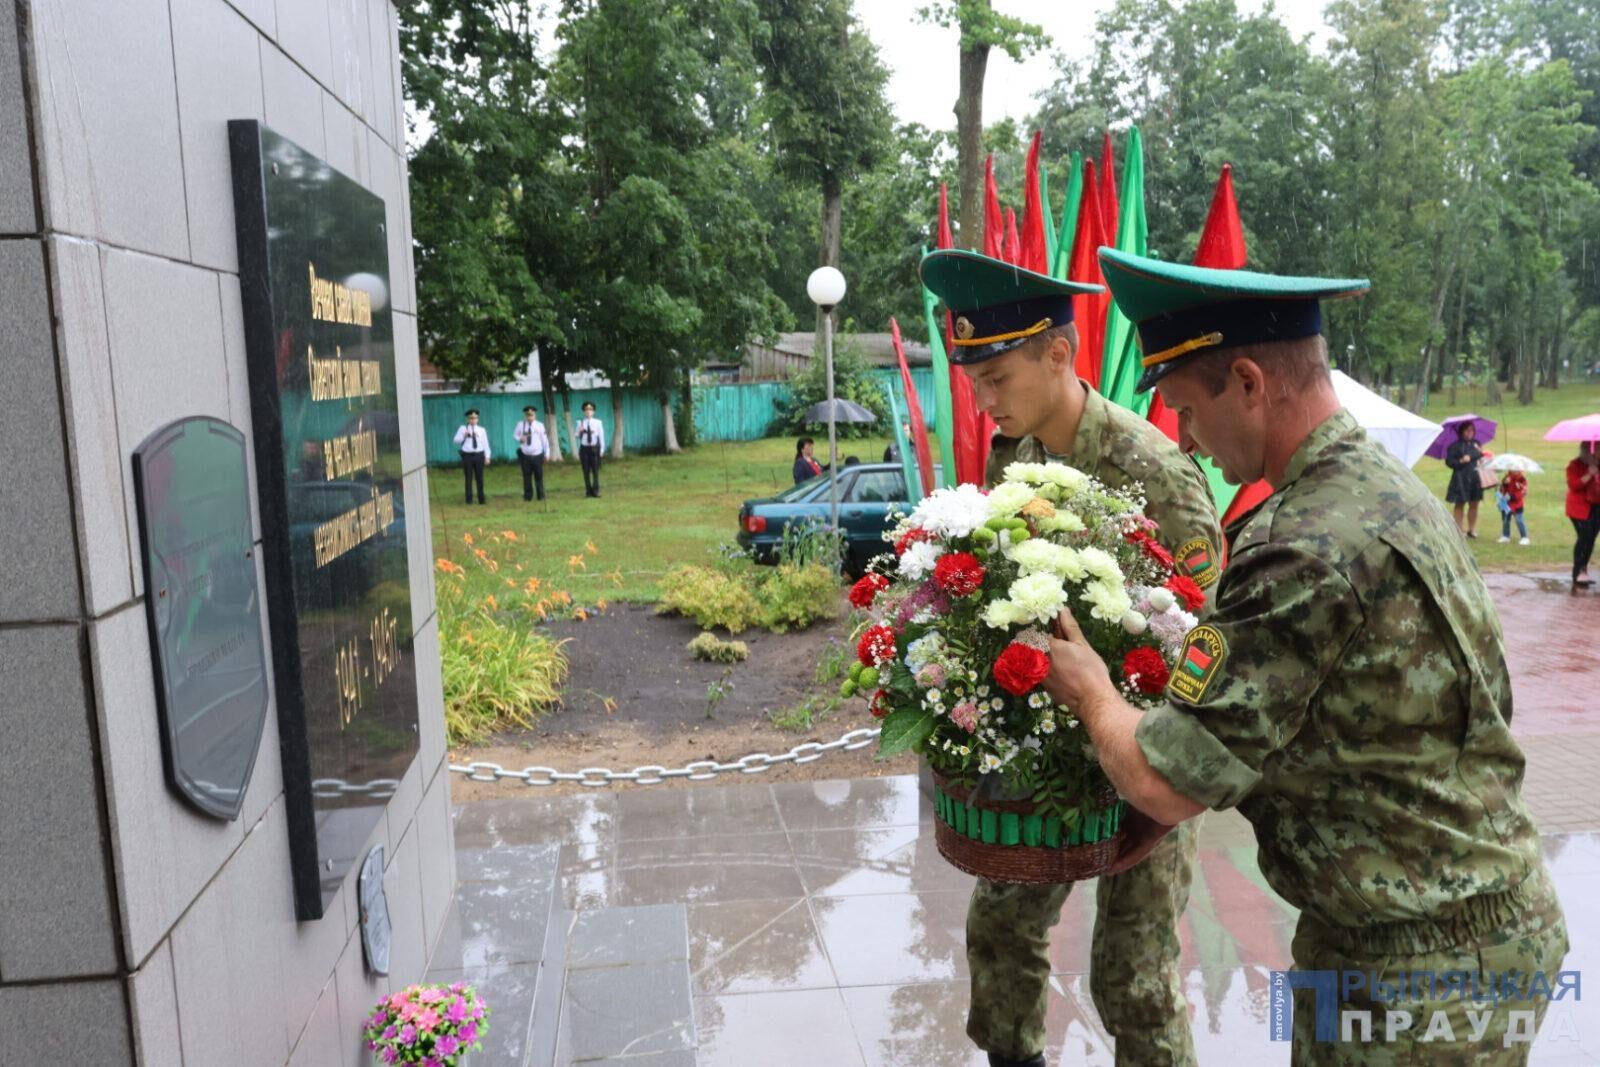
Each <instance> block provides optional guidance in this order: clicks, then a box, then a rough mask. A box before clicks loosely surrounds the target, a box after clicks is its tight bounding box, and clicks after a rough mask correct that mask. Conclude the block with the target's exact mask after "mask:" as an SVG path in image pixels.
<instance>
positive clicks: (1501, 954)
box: [1291, 868, 1579, 1067]
mask: <svg viewBox="0 0 1600 1067" xmlns="http://www.w3.org/2000/svg"><path fill="white" fill-rule="evenodd" d="M1467 903H1468V904H1469V905H1472V906H1471V907H1470V908H1468V909H1464V910H1466V911H1467V912H1468V914H1467V915H1464V916H1457V917H1455V918H1453V919H1451V920H1446V921H1436V922H1432V923H1407V924H1395V926H1394V927H1392V928H1390V929H1388V930H1387V931H1385V932H1383V933H1382V934H1381V935H1380V936H1377V937H1373V936H1365V935H1363V936H1360V937H1358V938H1351V937H1350V936H1348V935H1347V934H1346V933H1345V932H1343V931H1339V930H1335V929H1330V928H1328V927H1324V926H1321V925H1319V924H1318V923H1316V922H1315V921H1314V920H1312V919H1311V918H1310V917H1309V916H1306V915H1304V914H1302V916H1301V918H1300V923H1299V925H1298V927H1297V928H1296V930H1295V936H1294V948H1293V952H1294V962H1295V970H1297V971H1323V972H1334V977H1333V979H1332V981H1333V984H1334V988H1338V989H1339V990H1340V991H1339V993H1338V995H1337V996H1331V997H1330V998H1329V999H1331V1000H1333V1001H1334V1003H1335V1005H1336V1010H1335V1012H1334V1013H1333V1014H1332V1015H1331V1016H1330V1017H1329V1024H1330V1026H1331V1027H1332V1028H1333V1029H1332V1032H1331V1036H1332V1037H1333V1039H1331V1040H1328V1039H1324V1040H1318V1039H1317V1034H1316V1008H1317V993H1316V991H1314V990H1312V989H1304V988H1302V989H1297V990H1295V993H1294V1052H1293V1055H1292V1058H1291V1063H1292V1064H1293V1065H1294V1067H1368V1065H1373V1067H1413V1065H1416V1067H1422V1065H1426V1067H1521V1065H1523V1064H1526V1063H1527V1062H1528V1053H1529V1051H1530V1049H1531V1048H1532V1043H1533V1036H1534V1033H1535V1032H1536V1031H1537V1030H1538V1029H1539V1027H1540V1025H1541V1024H1542V1023H1543V1022H1544V1021H1545V1017H1546V1015H1547V1013H1548V1012H1547V1009H1552V1008H1553V1010H1555V1011H1558V1012H1567V1013H1572V1012H1575V1011H1577V1008H1576V1007H1574V1000H1575V997H1573V996H1570V995H1568V996H1565V997H1564V998H1563V1000H1562V1001H1561V1002H1557V1003H1555V1004H1554V1005H1552V1003H1551V1000H1550V998H1548V997H1545V996H1533V997H1528V998H1526V999H1521V998H1517V999H1501V1000H1494V999H1483V1000H1475V999H1472V998H1470V997H1467V996H1463V995H1461V994H1460V992H1459V990H1458V991H1456V992H1448V991H1446V990H1445V989H1443V988H1442V987H1444V986H1446V980H1445V977H1444V976H1446V975H1451V974H1457V975H1476V976H1482V977H1481V979H1480V980H1481V982H1482V984H1483V986H1484V987H1485V989H1488V988H1492V987H1495V986H1497V985H1498V986H1500V987H1502V988H1504V986H1503V983H1504V981H1505V977H1504V976H1507V975H1509V974H1511V973H1512V972H1515V974H1516V975H1519V976H1522V979H1519V980H1518V981H1516V982H1513V984H1512V985H1511V986H1510V989H1511V990H1512V991H1514V992H1518V993H1521V992H1523V991H1525V990H1528V989H1529V988H1530V987H1529V986H1525V985H1522V984H1520V982H1521V980H1527V981H1529V982H1532V981H1534V980H1533V979H1532V976H1533V974H1534V973H1535V972H1540V973H1542V974H1543V975H1544V979H1543V983H1542V984H1544V985H1546V986H1548V987H1549V988H1551V989H1556V988H1557V986H1558V982H1557V979H1556V973H1557V972H1558V971H1559V970H1560V968H1561V961H1562V958H1563V957H1564V956H1565V955H1566V953H1567V948H1568V944H1567V929H1566V923H1565V921H1564V919H1563V918H1562V914H1561V905H1560V903H1559V901H1558V900H1557V899H1556V896H1555V891H1554V889H1553V887H1552V886H1551V885H1550V882H1549V878H1548V875H1547V874H1546V873H1545V872H1544V870H1543V869H1542V868H1541V869H1540V870H1539V871H1538V872H1537V873H1536V874H1535V876H1534V877H1533V878H1532V879H1530V881H1529V882H1528V883H1525V884H1524V886H1523V887H1522V888H1521V889H1519V890H1512V891H1509V892H1506V893H1499V894H1492V895H1490V896H1488V897H1484V898H1480V899H1479V900H1477V901H1469V902H1467ZM1452 926H1453V927H1455V928H1456V930H1457V931H1458V934H1457V935H1456V936H1448V937H1443V938H1441V937H1440V931H1441V930H1445V931H1449V930H1450V928H1451V927H1452ZM1441 941H1445V942H1454V943H1446V944H1441ZM1357 974H1359V975H1362V976H1364V977H1363V978H1361V979H1355V980H1353V979H1352V976H1354V975H1357ZM1347 984H1348V988H1347ZM1535 988H1536V987H1535ZM1386 989H1387V990H1400V989H1405V990H1407V992H1405V993H1401V994H1399V995H1398V998H1396V997H1395V996H1394V995H1393V994H1388V995H1385V994H1383V993H1381V992H1380V991H1382V990H1386ZM1375 994H1376V995H1375ZM1327 995H1328V994H1324V996H1327ZM1519 1013H1520V1015H1521V1017H1520V1018H1519V1017H1518V1015H1519ZM1369 1020H1370V1021H1369ZM1565 1021H1566V1022H1567V1023H1569V1024H1570V1029H1571V1031H1572V1036H1573V1040H1572V1043H1571V1044H1570V1045H1567V1046H1566V1047H1567V1048H1568V1049H1571V1050H1573V1051H1574V1052H1578V1051H1579V1045H1578V1042H1577V1040H1576V1038H1577V1037H1578V1036H1579V1035H1578V1034H1577V1033H1576V1032H1575V1028H1576V1024H1575V1022H1574V1021H1573V1020H1572V1019H1570V1018H1569V1019H1567V1020H1565ZM1558 1033H1559V1031H1558ZM1552 1036H1553V1037H1554V1036H1555V1035H1552Z"/></svg>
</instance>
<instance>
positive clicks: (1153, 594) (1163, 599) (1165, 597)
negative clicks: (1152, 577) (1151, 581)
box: [1149, 586, 1178, 611]
mask: <svg viewBox="0 0 1600 1067" xmlns="http://www.w3.org/2000/svg"><path fill="white" fill-rule="evenodd" d="M1149 599H1150V606H1151V607H1152V608H1154V609H1155V610H1156V611H1166V610H1167V609H1168V608H1170V607H1172V605H1173V604H1176V603H1177V602H1178V600H1177V597H1175V596H1173V595H1172V591H1171V590H1170V589H1163V588H1161V587H1160V586H1157V587H1156V588H1154V589H1152V590H1150V593H1149Z"/></svg>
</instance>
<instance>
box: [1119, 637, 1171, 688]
mask: <svg viewBox="0 0 1600 1067" xmlns="http://www.w3.org/2000/svg"><path fill="white" fill-rule="evenodd" d="M1167 676H1168V672H1167V661H1166V660H1164V659H1162V658H1161V653H1159V652H1157V651H1156V650H1155V649H1153V648H1151V647H1150V646H1149V645H1140V646H1139V647H1138V648H1136V649H1134V650H1133V651H1132V652H1129V653H1128V654H1127V655H1126V656H1124V657H1123V660H1122V677H1123V680H1124V681H1126V682H1127V683H1128V684H1129V685H1131V686H1133V687H1134V688H1135V689H1137V690H1138V691H1139V692H1141V693H1144V694H1146V695H1147V696H1154V695H1155V694H1157V693H1159V692H1161V691H1162V690H1163V689H1165V688H1166V687H1167Z"/></svg>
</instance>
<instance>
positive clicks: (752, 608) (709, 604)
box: [656, 564, 762, 634]
mask: <svg viewBox="0 0 1600 1067" xmlns="http://www.w3.org/2000/svg"><path fill="white" fill-rule="evenodd" d="M656 614H658V615H667V614H676V615H683V616H686V617H688V618H691V619H693V620H694V621H695V622H697V623H699V624H700V626H701V627H702V628H703V629H707V630H709V629H711V628H713V627H720V628H722V629H724V630H727V631H728V632H729V633H735V634H736V633H739V632H740V631H742V630H744V628H745V627H747V626H751V625H754V624H755V623H758V622H760V621H761V616H762V608H761V605H760V604H759V603H757V602H756V598H755V594H754V593H752V592H751V591H750V586H749V580H748V579H745V578H742V576H740V575H737V574H726V573H722V572H720V571H717V570H713V569H712V568H710V567H700V566H696V565H694V564H684V565H683V566H680V567H674V568H673V569H672V570H670V571H668V572H667V575H666V577H664V578H662V579H661V599H660V600H659V601H658V602H657V603H656Z"/></svg>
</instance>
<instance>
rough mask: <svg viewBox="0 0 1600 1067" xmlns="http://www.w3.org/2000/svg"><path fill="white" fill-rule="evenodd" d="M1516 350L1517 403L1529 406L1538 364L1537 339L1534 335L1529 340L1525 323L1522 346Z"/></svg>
mask: <svg viewBox="0 0 1600 1067" xmlns="http://www.w3.org/2000/svg"><path fill="white" fill-rule="evenodd" d="M1518 349H1519V350H1518V352H1517V367H1518V373H1517V403H1519V404H1531V403H1533V386H1534V374H1535V370H1536V367H1537V365H1538V362H1539V358H1538V354H1537V353H1538V351H1539V337H1538V334H1537V333H1536V334H1535V335H1534V336H1533V338H1532V339H1531V340H1530V339H1529V337H1528V327H1527V324H1526V323H1524V324H1523V327H1522V344H1521V345H1519V346H1518Z"/></svg>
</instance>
